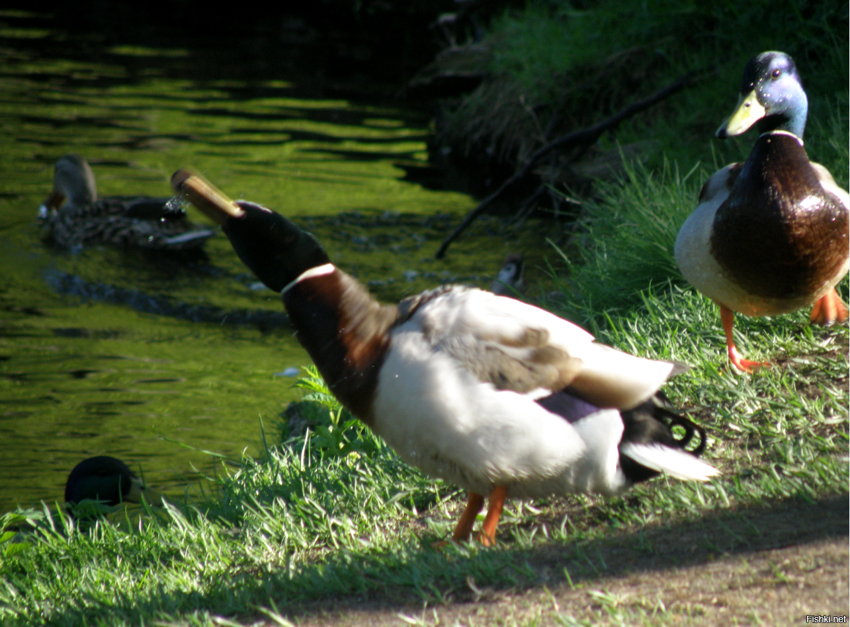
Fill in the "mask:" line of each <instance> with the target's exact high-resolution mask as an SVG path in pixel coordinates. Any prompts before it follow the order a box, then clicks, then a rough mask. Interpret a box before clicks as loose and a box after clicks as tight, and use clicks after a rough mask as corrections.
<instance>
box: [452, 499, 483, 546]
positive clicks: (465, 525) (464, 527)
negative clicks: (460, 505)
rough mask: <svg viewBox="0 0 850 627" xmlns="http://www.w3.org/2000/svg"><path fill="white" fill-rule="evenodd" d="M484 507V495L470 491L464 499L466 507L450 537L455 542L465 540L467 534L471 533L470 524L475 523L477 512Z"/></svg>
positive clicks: (467, 536) (467, 538)
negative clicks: (467, 497) (465, 499)
mask: <svg viewBox="0 0 850 627" xmlns="http://www.w3.org/2000/svg"><path fill="white" fill-rule="evenodd" d="M483 507H484V497H483V496H482V495H481V494H478V492H470V493H469V499H467V501H466V509H465V510H463V514H461V517H460V520H459V521H457V527H455V532H454V535H453V536H452V539H453V540H454V541H455V542H466V541H467V540H469V536H470V535H472V525H474V524H475V517H476V516H478V512H480V511H481V509H482V508H483Z"/></svg>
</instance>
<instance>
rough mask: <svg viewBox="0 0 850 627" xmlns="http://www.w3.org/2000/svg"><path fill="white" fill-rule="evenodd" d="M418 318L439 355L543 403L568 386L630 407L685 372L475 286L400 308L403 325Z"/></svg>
mask: <svg viewBox="0 0 850 627" xmlns="http://www.w3.org/2000/svg"><path fill="white" fill-rule="evenodd" d="M414 315H415V316H416V318H417V319H418V321H419V324H420V326H421V332H422V334H423V336H424V338H425V339H426V341H427V342H429V343H430V344H431V345H432V347H434V349H435V350H439V351H444V352H446V353H447V354H449V355H451V356H452V357H453V358H454V359H455V360H456V361H457V362H458V363H459V364H461V365H462V366H463V367H464V368H465V369H466V370H467V371H469V372H470V373H472V374H473V375H475V377H476V378H477V379H478V380H479V381H482V382H487V383H490V384H492V385H493V386H494V387H495V388H496V389H498V390H510V391H514V392H518V393H521V394H528V395H531V396H532V398H535V399H536V398H542V397H544V396H547V395H549V394H552V393H553V392H558V391H560V390H563V389H564V388H567V387H570V388H572V390H574V391H575V392H576V393H577V394H579V395H580V396H581V397H582V398H584V399H585V400H587V401H588V402H589V403H592V404H593V405H596V406H597V407H603V408H604V407H608V408H619V409H629V408H632V407H635V406H637V405H638V404H640V403H642V402H643V401H645V400H647V399H648V398H650V397H651V396H652V395H653V394H654V393H655V392H656V391H657V390H658V388H659V387H660V386H661V385H662V384H663V383H664V381H665V380H666V379H667V378H668V377H669V376H671V375H673V374H677V373H678V372H681V371H682V370H683V369H684V367H683V366H681V365H680V364H675V363H672V362H666V361H655V360H649V359H643V358H640V357H635V356H633V355H629V354H627V353H623V352H621V351H618V350H615V349H613V348H611V347H608V346H605V345H602V344H598V343H597V342H595V341H594V338H593V336H592V335H591V334H590V333H588V332H587V331H585V330H584V329H582V328H581V327H579V326H577V325H575V324H573V323H571V322H569V321H567V320H564V319H563V318H559V317H558V316H556V315H554V314H552V313H550V312H548V311H545V310H543V309H540V308H539V307H535V306H533V305H529V304H527V303H523V302H520V301H517V300H515V299H512V298H506V297H502V296H497V295H495V294H492V293H490V292H485V291H483V290H479V289H474V288H462V287H457V286H453V287H444V288H438V289H436V290H431V291H430V292H424V293H422V294H420V295H418V296H415V297H412V298H410V299H407V300H405V301H402V303H401V304H400V305H399V323H404V321H405V320H407V319H409V318H410V317H411V316H414Z"/></svg>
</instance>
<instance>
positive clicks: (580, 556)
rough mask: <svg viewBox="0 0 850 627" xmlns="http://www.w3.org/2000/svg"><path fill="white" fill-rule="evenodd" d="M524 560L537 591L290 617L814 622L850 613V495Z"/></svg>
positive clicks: (470, 594)
mask: <svg viewBox="0 0 850 627" xmlns="http://www.w3.org/2000/svg"><path fill="white" fill-rule="evenodd" d="M496 550H498V549H496ZM517 559H518V560H522V561H524V562H525V563H527V564H528V566H529V568H531V569H533V571H534V573H535V574H536V576H537V582H536V583H535V584H534V585H531V586H528V587H523V588H510V589H504V588H502V589H491V588H488V587H487V584H486V582H475V581H468V582H467V589H465V590H454V591H451V592H449V593H448V595H447V598H448V601H447V602H446V603H444V604H439V605H435V606H429V607H425V608H423V607H422V604H421V603H419V602H417V603H411V602H404V599H405V597H412V596H413V595H412V594H411V593H410V592H407V591H399V590H393V589H392V588H390V589H389V590H388V591H387V593H386V595H385V596H382V597H380V598H371V599H365V598H359V599H358V598H351V599H344V600H341V602H340V603H339V604H336V605H331V604H328V603H323V604H321V606H309V607H302V608H298V609H297V610H296V611H295V612H294V613H289V612H287V614H289V615H288V618H289V620H291V621H293V622H294V623H295V624H297V625H299V626H300V625H304V626H310V627H313V626H330V625H333V626H334V627H346V626H355V625H356V626H361V625H363V626H365V625H370V626H371V625H375V626H385V625H410V624H414V625H429V626H430V625H450V626H452V625H458V626H464V627H466V626H468V627H473V626H490V625H496V626H498V625H504V626H514V625H535V626H545V625H573V624H592V625H621V624H622V625H644V624H649V625H656V624H658V625H667V624H671V625H777V626H778V625H806V624H807V623H806V616H807V615H838V616H845V617H846V616H848V613H850V611H849V610H850V607H848V606H850V601H848V599H849V598H850V592H848V590H850V578H848V567H849V566H848V565H849V564H850V561H849V559H848V498H847V496H846V495H843V496H839V497H834V498H830V499H827V500H823V501H818V502H814V503H805V502H802V501H791V502H784V503H781V504H779V505H777V506H776V507H774V508H771V509H746V510H740V511H736V512H726V513H724V514H721V515H717V516H711V517H708V518H705V519H703V520H700V521H698V522H695V523H689V524H686V525H678V526H656V527H652V528H647V529H645V530H643V531H640V532H637V533H634V532H633V533H624V534H622V535H620V536H615V537H611V538H605V539H603V540H598V541H593V542H589V543H584V544H583V545H581V546H574V547H557V548H548V547H547V548H544V549H541V550H537V551H531V552H527V553H518V554H517ZM565 569H566V571H565ZM565 572H567V573H569V578H568V576H567V575H566V574H565ZM411 601H412V599H411ZM292 609H294V608H290V611H291V610H292ZM844 620H845V621H846V620H847V618H845V619H844ZM574 621H580V622H578V623H576V622H574ZM809 624H811V623H809Z"/></svg>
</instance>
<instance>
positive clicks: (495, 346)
mask: <svg viewBox="0 0 850 627" xmlns="http://www.w3.org/2000/svg"><path fill="white" fill-rule="evenodd" d="M172 185H173V186H174V187H175V189H176V190H177V191H178V192H179V193H182V194H185V195H187V196H188V198H189V200H190V201H191V202H192V203H193V204H195V206H196V207H198V208H199V209H200V210H201V211H202V212H203V213H205V214H207V215H208V216H209V217H210V218H211V219H212V220H214V221H215V222H217V223H219V224H220V225H222V228H223V230H224V232H225V234H226V235H227V237H228V238H229V239H230V242H231V244H232V245H233V248H234V249H235V251H236V253H237V254H238V256H239V257H240V259H241V260H242V261H243V262H244V263H245V264H246V265H247V266H248V267H249V268H250V269H251V270H252V271H253V272H254V273H255V274H256V275H257V277H258V278H259V279H260V280H261V281H262V282H263V283H264V284H265V285H266V286H267V287H269V288H270V289H272V290H274V291H276V292H280V293H281V294H282V298H283V303H284V305H285V307H286V310H287V312H288V314H289V317H290V320H291V322H292V324H293V326H294V327H295V329H296V337H297V338H298V340H299V341H300V342H301V344H302V345H303V346H304V347H305V348H306V350H307V352H308V353H309V354H310V356H311V358H312V359H313V361H314V362H315V364H316V367H317V368H318V370H319V372H320V373H321V375H322V376H323V377H324V379H325V381H326V382H327V384H328V386H329V387H330V389H331V390H332V392H333V393H334V395H335V396H336V397H337V398H338V399H339V401H340V402H341V403H342V404H343V405H344V406H345V407H347V408H348V409H349V410H350V411H351V412H352V413H353V414H354V415H355V416H356V417H358V418H359V419H360V420H361V421H363V422H364V423H365V424H366V425H368V426H369V427H370V428H371V429H372V430H373V431H375V432H376V433H377V434H378V435H380V436H381V437H382V438H383V439H384V440H385V441H386V442H387V443H388V444H389V445H390V446H391V447H392V448H393V449H394V450H395V451H396V452H397V453H398V454H399V456H400V457H401V458H402V459H403V460H404V461H406V462H407V463H409V464H411V465H413V466H415V467H417V468H419V469H421V470H422V471H424V472H425V473H427V474H429V475H431V476H434V477H440V478H443V479H445V480H447V481H449V482H452V483H455V484H457V485H460V486H461V487H463V488H464V489H466V490H467V491H468V492H469V499H468V502H467V506H466V510H465V512H464V513H463V515H462V516H461V518H460V521H459V522H458V524H457V527H456V529H455V531H454V534H453V538H454V539H455V540H457V541H463V540H467V539H468V538H469V537H470V535H471V534H472V528H473V524H474V522H475V519H476V516H477V515H478V513H479V511H480V510H481V509H482V508H483V505H484V496H485V495H489V505H488V511H487V515H486V518H485V521H484V523H483V527H482V531H481V532H480V534H479V536H478V537H479V539H480V540H481V542H482V543H484V544H485V545H491V544H493V542H494V541H495V535H496V525H497V524H498V521H499V517H500V514H501V511H502V507H503V504H504V502H505V499H507V498H526V497H539V496H544V495H551V494H563V493H570V492H587V493H600V494H603V495H613V494H616V493H618V492H621V491H622V490H624V489H626V488H628V487H629V486H631V485H632V484H633V483H636V482H638V481H643V480H645V479H649V478H650V477H653V476H656V475H658V474H659V473H666V474H668V475H670V476H673V477H677V478H680V479H691V480H698V481H704V480H707V479H709V478H710V477H712V476H714V475H715V474H716V473H717V470H716V469H715V468H714V467H712V466H711V465H709V464H707V463H705V462H703V461H701V460H699V459H698V455H699V454H700V453H701V452H702V450H703V448H704V446H705V433H704V431H703V430H702V429H701V428H699V427H698V426H697V425H695V424H693V423H692V422H691V421H690V420H687V419H685V418H682V417H680V416H678V415H676V414H675V413H673V412H672V411H670V410H669V409H667V408H666V407H665V406H664V404H663V402H661V401H660V400H659V399H658V397H657V396H656V392H657V391H658V389H659V387H660V386H661V385H662V384H663V383H664V381H665V380H666V379H667V378H668V377H669V376H671V375H672V374H674V373H676V372H678V371H679V369H680V366H679V365H677V364H674V363H672V362H666V361H654V360H649V359H643V358H640V357H635V356H632V355H629V354H626V353H623V352H620V351H618V350H615V349H613V348H610V347H607V346H604V345H601V344H598V343H596V342H595V341H594V338H593V336H591V335H590V334H589V333H587V332H586V331H584V330H583V329H581V328H579V327H577V326H576V325H574V324H572V323H570V322H567V321H566V320H563V319H561V318H559V317H557V316H555V315H554V314H551V313H549V312H547V311H544V310H542V309H539V308H537V307H534V306H532V305H528V304H525V303H523V302H520V301H518V300H515V299H513V298H506V297H503V296H497V295H495V294H492V293H490V292H487V291H484V290H480V289H477V288H471V287H464V286H443V287H439V288H437V289H434V290H431V291H427V292H424V293H422V294H419V295H417V296H413V297H411V298H407V299H405V300H403V301H402V302H401V303H399V304H398V305H382V304H379V303H378V302H377V301H376V300H375V299H374V298H373V297H372V296H371V295H370V294H369V292H368V291H367V290H366V288H365V287H364V286H362V285H361V284H360V283H358V282H357V281H356V280H355V279H354V278H352V277H351V276H349V275H348V274H346V273H345V272H343V271H342V270H339V269H338V268H337V267H336V266H334V265H333V264H332V263H331V262H330V259H329V257H328V255H327V253H326V252H325V250H324V249H323V248H322V246H321V245H320V244H319V242H318V241H317V240H316V239H315V238H314V237H313V236H312V235H310V234H309V233H307V232H306V231H303V230H302V229H300V228H299V227H298V226H296V225H295V224H294V223H292V222H291V221H289V220H288V219H286V218H285V217H283V216H282V215H280V214H278V213H276V212H274V211H272V210H270V209H267V208H266V207H263V206H261V205H258V204H255V203H251V202H247V201H239V202H238V203H234V202H232V201H230V200H228V199H227V198H226V197H223V196H221V195H220V194H219V193H218V192H216V191H215V190H214V189H213V188H211V186H209V184H207V183H206V182H205V181H204V180H203V179H201V178H200V177H199V176H197V175H193V174H191V173H190V172H186V171H180V172H178V173H176V174H175V176H174V178H173V179H172ZM675 425H679V426H681V427H682V428H683V429H684V432H685V433H684V435H683V436H682V437H679V438H677V437H674V435H673V431H672V427H673V426H675ZM697 436H698V437H697ZM686 446H693V449H692V450H691V452H687V451H686V450H685V447H686Z"/></svg>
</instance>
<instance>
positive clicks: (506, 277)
mask: <svg viewBox="0 0 850 627" xmlns="http://www.w3.org/2000/svg"><path fill="white" fill-rule="evenodd" d="M524 267H525V262H524V261H523V259H522V255H520V254H519V253H510V254H509V255H508V256H507V257H505V261H504V263H502V267H501V268H500V269H499V274H497V275H496V279H495V280H494V281H493V283H492V284H490V291H491V292H493V293H494V294H498V295H499V296H515V295H516V294H517V293H518V292H519V291H520V290H521V289H522V274H523V270H524Z"/></svg>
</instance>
